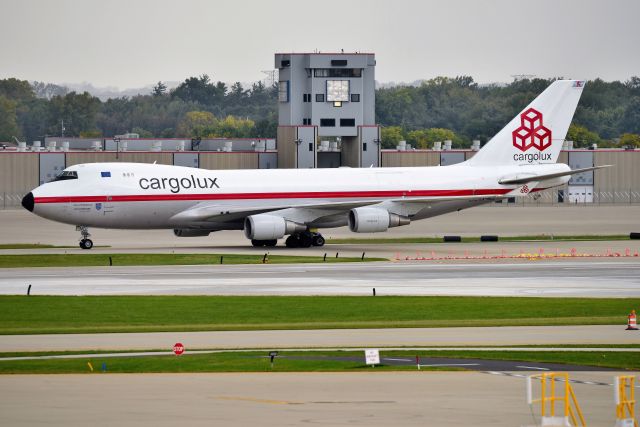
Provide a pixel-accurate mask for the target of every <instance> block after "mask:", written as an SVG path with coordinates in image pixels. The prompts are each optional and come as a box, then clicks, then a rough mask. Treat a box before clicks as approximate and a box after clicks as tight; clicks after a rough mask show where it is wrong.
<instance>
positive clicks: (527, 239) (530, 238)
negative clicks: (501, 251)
mask: <svg viewBox="0 0 640 427" xmlns="http://www.w3.org/2000/svg"><path fill="white" fill-rule="evenodd" d="M609 240H629V235H628V234H624V235H588V234H585V235H575V236H551V235H546V234H543V235H536V236H504V237H503V236H500V241H501V242H538V241H540V242H546V241H553V242H573V241H609ZM477 242H480V237H462V243H477ZM393 243H444V241H443V238H442V237H418V236H416V237H390V238H386V237H381V238H357V237H356V238H347V239H327V244H393ZM488 243H491V242H488Z"/></svg>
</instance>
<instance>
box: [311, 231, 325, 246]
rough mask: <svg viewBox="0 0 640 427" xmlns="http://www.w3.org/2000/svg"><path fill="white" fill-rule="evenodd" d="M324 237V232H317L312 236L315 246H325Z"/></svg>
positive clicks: (312, 242)
mask: <svg viewBox="0 0 640 427" xmlns="http://www.w3.org/2000/svg"><path fill="white" fill-rule="evenodd" d="M324 243H325V241H324V237H322V234H320V233H317V234H315V235H314V236H313V237H312V238H311V244H312V245H313V246H324Z"/></svg>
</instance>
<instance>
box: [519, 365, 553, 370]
mask: <svg viewBox="0 0 640 427" xmlns="http://www.w3.org/2000/svg"><path fill="white" fill-rule="evenodd" d="M516 368H521V369H535V370H538V371H548V370H549V369H547V368H539V367H537V366H516Z"/></svg>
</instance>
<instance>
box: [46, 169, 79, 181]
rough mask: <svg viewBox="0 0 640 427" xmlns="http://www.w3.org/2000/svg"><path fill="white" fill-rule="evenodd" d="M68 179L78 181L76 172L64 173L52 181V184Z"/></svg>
mask: <svg viewBox="0 0 640 427" xmlns="http://www.w3.org/2000/svg"><path fill="white" fill-rule="evenodd" d="M67 179H78V172H76V171H62V173H61V174H60V175H58V176H56V177H55V178H53V179H52V180H51V182H56V181H65V180H67Z"/></svg>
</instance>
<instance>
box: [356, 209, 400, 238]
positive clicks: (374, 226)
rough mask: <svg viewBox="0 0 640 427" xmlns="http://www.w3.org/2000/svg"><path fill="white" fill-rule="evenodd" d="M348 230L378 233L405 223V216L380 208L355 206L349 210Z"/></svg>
mask: <svg viewBox="0 0 640 427" xmlns="http://www.w3.org/2000/svg"><path fill="white" fill-rule="evenodd" d="M348 221H349V230H351V231H353V232H354V233H379V232H381V231H387V229H389V228H391V227H399V226H401V225H407V224H409V223H410V222H411V220H410V219H409V218H408V217H406V216H401V215H396V214H393V213H390V212H389V211H387V210H386V209H381V208H367V207H364V208H355V209H351V210H350V211H349V220H348Z"/></svg>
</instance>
